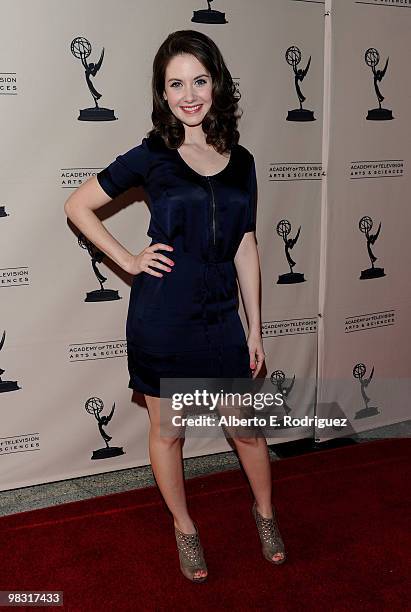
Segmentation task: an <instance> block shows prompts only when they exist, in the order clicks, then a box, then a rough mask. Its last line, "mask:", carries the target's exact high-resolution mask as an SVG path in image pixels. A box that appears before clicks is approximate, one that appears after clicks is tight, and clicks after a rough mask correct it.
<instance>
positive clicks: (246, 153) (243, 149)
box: [236, 142, 254, 161]
mask: <svg viewBox="0 0 411 612" xmlns="http://www.w3.org/2000/svg"><path fill="white" fill-rule="evenodd" d="M236 147H237V150H238V151H239V153H240V155H241V156H242V157H243V158H244V159H246V160H248V161H249V160H251V159H253V158H254V156H253V154H252V153H251V151H250V150H249V149H247V147H245V146H244V145H242V144H240V143H239V142H238V143H237V145H236Z"/></svg>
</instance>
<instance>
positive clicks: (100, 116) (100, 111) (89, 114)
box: [70, 36, 117, 121]
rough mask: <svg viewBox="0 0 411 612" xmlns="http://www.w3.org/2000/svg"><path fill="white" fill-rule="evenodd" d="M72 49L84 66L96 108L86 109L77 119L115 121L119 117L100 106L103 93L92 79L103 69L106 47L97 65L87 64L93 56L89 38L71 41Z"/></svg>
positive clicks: (80, 37) (78, 37) (79, 37)
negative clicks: (99, 102)
mask: <svg viewBox="0 0 411 612" xmlns="http://www.w3.org/2000/svg"><path fill="white" fill-rule="evenodd" d="M70 49H71V52H72V54H73V55H74V57H75V58H77V59H79V60H81V63H82V64H83V67H84V71H85V76H86V82H87V85H88V88H89V90H90V93H91V95H92V96H93V99H94V105H95V106H94V108H84V109H82V110H80V115H79V116H78V117H77V119H78V120H79V121H114V120H115V119H117V117H115V116H114V111H113V110H111V109H109V108H104V107H101V106H99V105H98V102H97V100H100V98H101V93H99V92H98V91H97V89H96V88H95V87H94V85H93V83H92V81H91V77H95V76H96V74H97V73H98V71H99V70H100V68H101V64H102V63H103V58H104V47H103V50H102V52H101V55H100V59H99V60H98V62H97V64H94V62H90V63H88V62H87V58H88V57H89V56H90V54H91V44H90V42H89V41H88V40H87V38H83V37H82V36H77V38H74V40H72V41H71V45H70Z"/></svg>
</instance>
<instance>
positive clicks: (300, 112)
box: [285, 46, 315, 121]
mask: <svg viewBox="0 0 411 612" xmlns="http://www.w3.org/2000/svg"><path fill="white" fill-rule="evenodd" d="M285 59H286V62H287V64H289V65H290V66H292V67H293V71H294V85H295V89H296V92H297V96H298V99H299V101H300V108H297V109H294V110H290V111H288V115H287V121H315V117H314V112H313V111H311V110H307V109H305V108H303V106H302V103H303V102H304V101H305V99H306V98H305V96H304V94H303V93H302V91H301V89H300V84H299V81H301V82H302V81H303V80H304V79H305V77H306V75H307V72H308V70H309V68H310V64H311V55H310V59H309V60H308V64H307V66H306V67H305V69H304V70H301V68H300V69H299V70H297V66H298V64H299V63H300V62H301V51H300V49H299V48H298V47H295V46H292V47H288V49H287V51H286V52H285Z"/></svg>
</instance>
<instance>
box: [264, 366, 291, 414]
mask: <svg viewBox="0 0 411 612" xmlns="http://www.w3.org/2000/svg"><path fill="white" fill-rule="evenodd" d="M270 381H271V384H272V385H274V386H275V387H277V391H278V393H281V395H282V396H283V408H284V412H285V414H287V415H288V414H290V412H291V408H290V407H289V406H288V404H287V397H288V396H289V395H290V393H291V391H292V388H293V387H294V383H295V374H294V376H293V378H292V380H291V382H290V384H289V385H288V386H287V385H286V384H284V383H285V374H284V372H283V371H282V370H275V371H274V372H272V373H271V375H270Z"/></svg>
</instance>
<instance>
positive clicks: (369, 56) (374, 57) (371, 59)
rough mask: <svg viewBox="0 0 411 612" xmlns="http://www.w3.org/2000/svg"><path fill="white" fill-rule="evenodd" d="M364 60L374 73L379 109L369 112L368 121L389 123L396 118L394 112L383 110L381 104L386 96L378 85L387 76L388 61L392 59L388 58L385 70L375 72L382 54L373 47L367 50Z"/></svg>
mask: <svg viewBox="0 0 411 612" xmlns="http://www.w3.org/2000/svg"><path fill="white" fill-rule="evenodd" d="M364 58H365V63H366V64H367V66H369V67H370V68H371V69H372V73H373V76H374V89H375V93H376V95H377V98H378V108H373V109H372V110H369V111H368V114H367V119H368V120H369V121H387V120H388V121H389V120H390V119H394V117H393V116H392V110H389V109H388V108H381V102H382V101H383V100H384V96H383V95H382V93H381V92H380V90H379V87H378V83H379V82H380V81H382V79H383V78H384V76H385V73H386V71H387V66H388V60H389V59H390V58H389V57H387V61H386V62H385V66H384V69H383V70H375V67H376V65H377V64H378V62H379V61H380V54H379V53H378V51H377V49H373V48H372V47H371V48H370V49H367V51H366V52H365V56H364Z"/></svg>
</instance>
